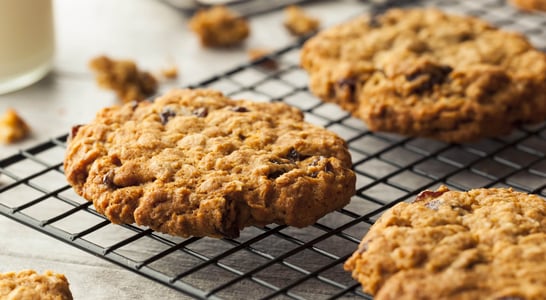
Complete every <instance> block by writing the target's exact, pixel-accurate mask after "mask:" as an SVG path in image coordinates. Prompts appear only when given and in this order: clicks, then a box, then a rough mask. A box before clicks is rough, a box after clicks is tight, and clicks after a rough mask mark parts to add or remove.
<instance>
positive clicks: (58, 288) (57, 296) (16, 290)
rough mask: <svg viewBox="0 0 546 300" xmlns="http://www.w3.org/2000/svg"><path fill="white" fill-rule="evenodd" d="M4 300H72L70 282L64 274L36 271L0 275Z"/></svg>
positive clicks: (1, 293) (0, 285) (0, 294)
mask: <svg viewBox="0 0 546 300" xmlns="http://www.w3.org/2000/svg"><path fill="white" fill-rule="evenodd" d="M0 299H2V300H37V299H39V300H72V293H71V292H70V290H69V287H68V281H67V280H66V277H65V276H64V275H62V274H57V273H54V272H52V271H46V272H44V274H38V273H36V271H34V270H24V271H21V272H7V273H0Z"/></svg>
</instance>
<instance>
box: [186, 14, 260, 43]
mask: <svg viewBox="0 0 546 300" xmlns="http://www.w3.org/2000/svg"><path fill="white" fill-rule="evenodd" d="M189 26H190V29H191V30H192V31H194V32H195V33H196V34H197V36H198V37H199V41H200V42H201V45H203V46H205V47H229V46H235V45H237V44H240V43H241V42H243V41H244V40H245V39H246V38H247V37H248V35H249V34H250V26H249V25H248V22H247V21H246V20H245V19H244V18H242V17H240V16H238V15H237V14H235V13H234V12H233V11H231V10H230V9H228V8H227V7H225V6H213V7H211V8H209V9H203V10H200V11H198V12H197V13H196V14H195V16H193V17H192V19H191V20H190V23H189Z"/></svg>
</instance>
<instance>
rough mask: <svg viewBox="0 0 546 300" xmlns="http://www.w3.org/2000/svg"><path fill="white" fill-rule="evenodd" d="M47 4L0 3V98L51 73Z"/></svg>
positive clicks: (28, 0) (45, 0)
mask: <svg viewBox="0 0 546 300" xmlns="http://www.w3.org/2000/svg"><path fill="white" fill-rule="evenodd" d="M51 2H52V1H51V0H0V94H4V93H8V92H11V91H15V90H18V89H21V88H23V87H25V86H28V85H30V84H32V83H34V82H36V81H38V80H40V79H41V78H42V77H44V76H45V75H46V74H47V73H48V71H49V70H50V69H51V66H52V62H53V53H54V44H55V41H54V34H53V8H52V3H51Z"/></svg>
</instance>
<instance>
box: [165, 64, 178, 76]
mask: <svg viewBox="0 0 546 300" xmlns="http://www.w3.org/2000/svg"><path fill="white" fill-rule="evenodd" d="M161 75H163V77H165V78H167V79H176V78H178V68H177V67H176V66H171V67H169V68H165V69H163V70H161Z"/></svg>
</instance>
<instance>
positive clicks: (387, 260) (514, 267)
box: [345, 187, 546, 300]
mask: <svg viewBox="0 0 546 300" xmlns="http://www.w3.org/2000/svg"><path fill="white" fill-rule="evenodd" d="M345 269H346V270H347V271H351V272H352V275H353V277H354V278H355V279H356V280H358V281H359V282H360V283H361V284H362V287H363V288H364V290H365V291H366V292H368V293H370V294H372V295H374V296H375V299H376V300H387V299H401V300H403V299H412V300H415V299H460V300H463V299H491V300H493V299H495V300H501V299H522V300H535V299H536V300H538V299H544V295H545V294H546V276H544V274H546V201H544V199H542V198H540V197H538V196H536V195H530V194H526V193H521V192H515V191H513V190H512V189H502V188H490V189H485V188H482V189H474V190H470V191H468V192H458V191H449V190H448V189H447V188H445V187H441V188H440V189H438V190H437V191H424V192H422V193H421V194H419V195H418V196H417V198H416V199H415V201H414V202H413V203H405V202H403V203H399V204H397V205H395V206H394V207H393V208H391V209H390V210H389V211H387V212H385V213H384V214H383V215H382V216H381V217H380V218H379V220H377V222H376V223H375V224H374V225H373V226H372V227H371V229H370V231H369V232H368V233H367V234H366V236H365V237H364V239H363V240H362V242H361V243H360V246H359V247H358V250H356V252H355V253H354V254H353V255H352V257H351V258H350V259H349V260H347V262H346V263H345Z"/></svg>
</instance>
